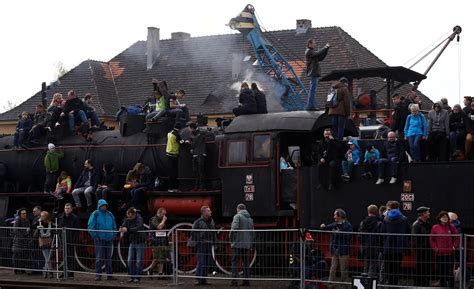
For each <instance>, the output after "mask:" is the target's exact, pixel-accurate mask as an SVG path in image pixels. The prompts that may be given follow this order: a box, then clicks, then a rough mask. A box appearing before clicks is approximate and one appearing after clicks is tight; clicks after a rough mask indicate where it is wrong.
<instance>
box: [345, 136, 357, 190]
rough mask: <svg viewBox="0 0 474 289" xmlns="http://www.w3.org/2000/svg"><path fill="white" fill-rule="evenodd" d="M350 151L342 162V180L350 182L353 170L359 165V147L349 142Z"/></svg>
mask: <svg viewBox="0 0 474 289" xmlns="http://www.w3.org/2000/svg"><path fill="white" fill-rule="evenodd" d="M347 144H348V145H349V149H348V150H347V152H346V153H345V155H344V159H343V160H342V179H343V180H344V181H349V180H350V179H351V175H352V169H353V168H354V165H358V164H359V147H358V146H356V144H355V143H353V142H348V143H347Z"/></svg>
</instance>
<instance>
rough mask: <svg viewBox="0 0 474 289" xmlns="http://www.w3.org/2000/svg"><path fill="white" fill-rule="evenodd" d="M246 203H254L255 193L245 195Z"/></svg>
mask: <svg viewBox="0 0 474 289" xmlns="http://www.w3.org/2000/svg"><path fill="white" fill-rule="evenodd" d="M245 201H246V202H252V201H253V193H245Z"/></svg>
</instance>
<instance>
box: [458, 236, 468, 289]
mask: <svg viewBox="0 0 474 289" xmlns="http://www.w3.org/2000/svg"><path fill="white" fill-rule="evenodd" d="M462 236H463V237H462V239H461V249H460V250H459V254H461V256H460V258H459V261H460V264H459V266H460V268H459V272H460V274H461V276H459V282H461V284H460V286H459V288H461V289H463V288H467V286H466V284H467V283H466V282H467V278H466V273H467V268H466V267H467V258H466V256H467V252H466V250H467V235H466V234H463V235H462Z"/></svg>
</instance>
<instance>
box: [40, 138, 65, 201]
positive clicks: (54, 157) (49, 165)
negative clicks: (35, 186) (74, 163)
mask: <svg viewBox="0 0 474 289" xmlns="http://www.w3.org/2000/svg"><path fill="white" fill-rule="evenodd" d="M63 157H64V153H63V152H62V151H57V150H56V146H55V145H54V144H52V143H50V144H48V152H47V153H46V156H45V157H44V167H45V169H46V180H45V181H44V193H45V194H48V193H49V194H52V193H53V191H54V190H55V188H56V180H57V179H58V177H59V161H60V160H61V159H62V158H63Z"/></svg>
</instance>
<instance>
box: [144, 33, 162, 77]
mask: <svg viewBox="0 0 474 289" xmlns="http://www.w3.org/2000/svg"><path fill="white" fill-rule="evenodd" d="M159 56H160V29H159V28H156V27H148V36H147V39H146V69H147V70H150V69H152V68H153V65H154V64H155V62H156V60H157V59H158V57H159Z"/></svg>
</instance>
